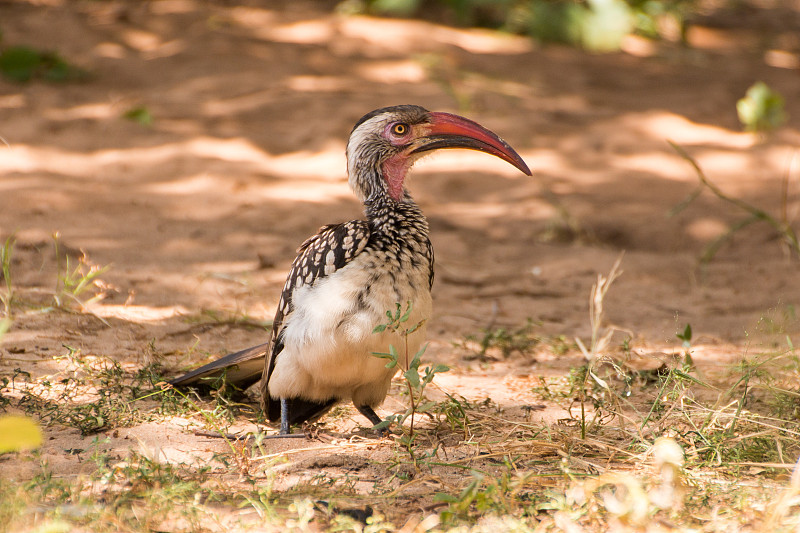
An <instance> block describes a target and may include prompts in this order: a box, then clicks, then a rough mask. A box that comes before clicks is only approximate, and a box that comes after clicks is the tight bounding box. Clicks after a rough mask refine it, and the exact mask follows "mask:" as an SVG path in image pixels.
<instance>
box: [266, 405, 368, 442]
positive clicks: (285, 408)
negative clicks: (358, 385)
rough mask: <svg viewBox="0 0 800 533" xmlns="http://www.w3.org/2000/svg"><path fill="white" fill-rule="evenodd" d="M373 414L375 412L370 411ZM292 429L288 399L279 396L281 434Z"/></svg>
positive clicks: (287, 432)
mask: <svg viewBox="0 0 800 533" xmlns="http://www.w3.org/2000/svg"><path fill="white" fill-rule="evenodd" d="M372 414H375V413H372ZM291 432H292V430H291V428H290V427H289V400H287V399H286V398H281V433H280V434H281V435H288V434H289V433H291Z"/></svg>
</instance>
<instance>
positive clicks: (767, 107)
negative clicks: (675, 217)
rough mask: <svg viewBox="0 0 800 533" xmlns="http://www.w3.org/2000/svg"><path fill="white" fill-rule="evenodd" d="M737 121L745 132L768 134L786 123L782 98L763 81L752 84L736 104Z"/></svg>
mask: <svg viewBox="0 0 800 533" xmlns="http://www.w3.org/2000/svg"><path fill="white" fill-rule="evenodd" d="M736 112H737V113H738V114H739V120H740V121H741V123H742V125H744V127H745V129H746V130H747V131H752V132H762V133H763V132H769V131H772V130H774V129H776V128H778V127H780V126H781V125H783V123H784V122H786V111H785V109H784V104H783V97H782V96H781V95H780V94H778V93H776V92H775V91H773V90H772V89H770V88H769V86H767V84H766V83H764V82H763V81H759V82H757V83H755V84H753V85H752V86H751V87H750V88H749V89H747V93H746V94H745V96H744V98H742V99H741V100H739V101H738V102H736Z"/></svg>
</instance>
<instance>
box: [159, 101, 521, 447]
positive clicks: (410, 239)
mask: <svg viewBox="0 0 800 533" xmlns="http://www.w3.org/2000/svg"><path fill="white" fill-rule="evenodd" d="M440 148H468V149H472V150H480V151H482V152H487V153H489V154H492V155H494V156H497V157H499V158H501V159H503V160H505V161H507V162H509V163H511V164H512V165H514V166H515V167H517V168H518V169H519V170H521V171H522V172H524V173H525V174H527V175H530V174H531V172H530V170H528V167H527V165H526V164H525V162H524V161H523V160H522V158H521V157H520V156H519V155H518V154H517V153H516V152H515V151H514V150H513V149H512V148H511V147H510V146H509V145H508V144H506V142H505V141H503V140H502V139H501V138H500V137H498V136H497V135H495V134H494V133H492V132H491V131H489V130H487V129H486V128H484V127H483V126H481V125H479V124H477V123H475V122H473V121H471V120H469V119H466V118H463V117H460V116H457V115H452V114H449V113H436V112H430V111H428V110H426V109H423V108H422V107H419V106H415V105H401V106H394V107H385V108H382V109H377V110H375V111H372V112H371V113H367V114H366V115H364V116H363V117H361V119H360V120H359V121H358V122H357V123H356V125H355V127H354V128H353V130H352V132H351V133H350V140H349V141H348V143H347V172H348V176H349V183H350V187H351V188H352V189H353V192H354V193H355V194H356V196H358V198H359V200H361V202H363V204H364V211H365V214H366V220H351V221H350V222H345V223H343V224H332V225H329V226H324V227H323V228H322V229H320V231H319V233H318V234H317V235H315V236H313V237H311V238H310V239H308V240H307V241H305V242H304V243H303V244H302V245H301V246H300V248H299V250H298V255H297V258H295V260H294V262H293V263H292V268H291V270H290V271H289V276H288V278H287V280H286V285H284V288H283V292H282V293H281V298H280V302H279V303H278V311H277V313H276V314H275V320H274V322H273V326H272V338H271V340H270V342H268V343H267V344H262V345H260V346H255V347H253V348H249V349H247V350H243V351H241V352H237V353H233V354H230V355H227V356H225V357H223V358H221V359H219V360H217V361H214V362H213V363H209V364H208V365H206V366H203V367H201V368H198V369H197V370H195V371H193V372H190V373H188V374H186V375H184V376H181V377H179V378H176V379H174V380H173V381H172V382H171V383H172V384H173V385H174V386H182V385H191V384H196V383H199V382H200V381H201V380H203V379H206V378H211V377H214V376H220V375H222V374H223V373H224V377H225V380H226V381H227V382H231V383H233V384H235V385H237V386H238V387H240V388H242V389H244V388H246V387H248V386H250V385H252V384H253V383H255V382H256V381H258V380H259V379H261V393H262V400H261V401H262V407H263V409H264V411H265V413H266V414H267V417H268V418H269V420H270V421H272V422H276V421H278V420H280V432H281V433H282V434H286V433H289V431H290V425H292V424H300V423H302V422H305V421H313V420H317V419H318V418H319V417H321V416H322V415H324V414H325V413H326V412H327V411H329V410H330V409H331V408H332V407H333V406H334V405H335V404H336V403H337V402H339V401H342V400H352V401H353V403H354V404H355V406H356V408H357V409H358V410H359V412H361V414H363V415H364V416H366V417H367V418H368V419H369V420H370V422H372V423H373V424H379V423H380V422H381V419H380V417H378V415H377V414H375V411H374V408H375V407H377V406H378V405H380V404H381V403H382V402H383V400H384V399H385V398H386V393H387V391H388V390H389V384H390V382H391V379H392V376H393V375H394V374H395V372H396V371H397V369H396V368H391V369H387V368H386V361H385V360H384V359H381V358H378V357H375V356H374V355H373V354H374V353H376V352H377V353H380V352H386V351H387V350H388V348H389V346H390V345H394V346H395V347H399V346H403V342H404V341H403V340H402V339H401V338H400V337H399V334H397V333H392V332H391V331H389V330H388V329H387V330H385V331H384V332H382V333H373V330H374V329H375V326H376V325H377V324H380V323H383V322H385V321H386V311H388V310H393V309H395V307H396V304H398V303H400V304H401V305H405V304H406V303H407V302H410V303H411V309H412V311H411V315H410V316H409V320H408V324H409V325H414V324H417V323H420V322H422V323H423V326H422V327H420V328H419V329H417V330H416V331H414V332H413V333H411V334H410V335H409V336H408V353H411V354H413V353H416V352H417V350H418V349H419V347H420V345H421V343H422V341H423V339H424V337H425V327H424V321H425V320H427V319H428V317H430V314H431V285H432V283H433V249H432V248H431V242H430V240H429V239H428V222H427V220H426V219H425V216H424V215H423V214H422V211H421V210H420V208H419V207H418V206H417V204H416V203H415V202H414V200H413V199H412V198H411V196H410V195H409V194H408V191H406V189H405V179H406V174H407V173H408V170H409V169H410V168H411V165H413V163H414V161H416V160H417V159H418V158H419V157H421V156H422V155H424V154H425V153H427V152H430V151H431V150H438V149H440Z"/></svg>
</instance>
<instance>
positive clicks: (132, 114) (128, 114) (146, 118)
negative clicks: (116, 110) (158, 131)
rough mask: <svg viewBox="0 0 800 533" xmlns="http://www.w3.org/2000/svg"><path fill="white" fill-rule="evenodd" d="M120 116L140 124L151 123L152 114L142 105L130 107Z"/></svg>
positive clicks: (149, 124)
mask: <svg viewBox="0 0 800 533" xmlns="http://www.w3.org/2000/svg"><path fill="white" fill-rule="evenodd" d="M122 118H125V119H127V120H130V121H131V122H136V123H137V124H140V125H142V126H152V125H153V114H152V113H151V112H150V110H149V109H147V108H146V107H144V106H139V107H134V108H131V109H129V110H127V111H125V113H123V114H122Z"/></svg>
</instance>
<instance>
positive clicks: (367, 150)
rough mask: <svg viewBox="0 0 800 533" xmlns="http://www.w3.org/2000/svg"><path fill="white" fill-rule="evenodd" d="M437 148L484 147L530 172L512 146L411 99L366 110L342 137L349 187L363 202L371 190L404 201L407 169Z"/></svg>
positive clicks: (371, 194) (476, 126) (470, 123)
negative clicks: (345, 140) (410, 102)
mask: <svg viewBox="0 0 800 533" xmlns="http://www.w3.org/2000/svg"><path fill="white" fill-rule="evenodd" d="M442 148H467V149H472V150H479V151H482V152H486V153H489V154H492V155H494V156H497V157H500V158H501V159H503V160H505V161H507V162H509V163H511V164H512V165H514V166H515V167H517V168H518V169H520V170H521V171H522V172H524V173H525V174H527V175H530V174H531V172H530V170H529V169H528V167H527V165H526V164H525V162H524V161H523V160H522V158H521V157H520V156H519V155H518V154H517V153H516V152H515V151H514V149H513V148H511V147H510V146H509V145H508V144H507V143H506V142H505V141H503V140H502V139H501V138H500V137H498V136H497V135H495V134H494V133H493V132H491V131H489V130H487V129H486V128H484V127H483V126H481V125H480V124H478V123H476V122H473V121H471V120H469V119H467V118H464V117H460V116H458V115H452V114H450V113H439V112H432V111H428V110H427V109H425V108H423V107H420V106H416V105H399V106H392V107H384V108H381V109H376V110H375V111H372V112H370V113H367V114H366V115H364V116H363V117H361V119H359V121H358V122H356V125H355V127H353V130H352V132H351V133H350V140H349V141H348V143H347V172H348V176H349V180H350V187H351V188H352V189H353V191H354V192H355V194H356V195H357V196H358V197H359V199H360V200H361V201H362V202H366V201H368V200H369V199H371V198H375V197H376V196H383V197H387V198H391V199H392V200H394V201H395V202H403V201H406V200H407V199H408V196H407V194H406V191H405V178H406V174H407V173H408V170H409V169H410V168H411V166H412V165H413V164H414V162H415V161H416V160H417V159H419V158H420V157H421V156H422V155H424V154H425V153H426V152H429V151H432V150H438V149H442Z"/></svg>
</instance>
